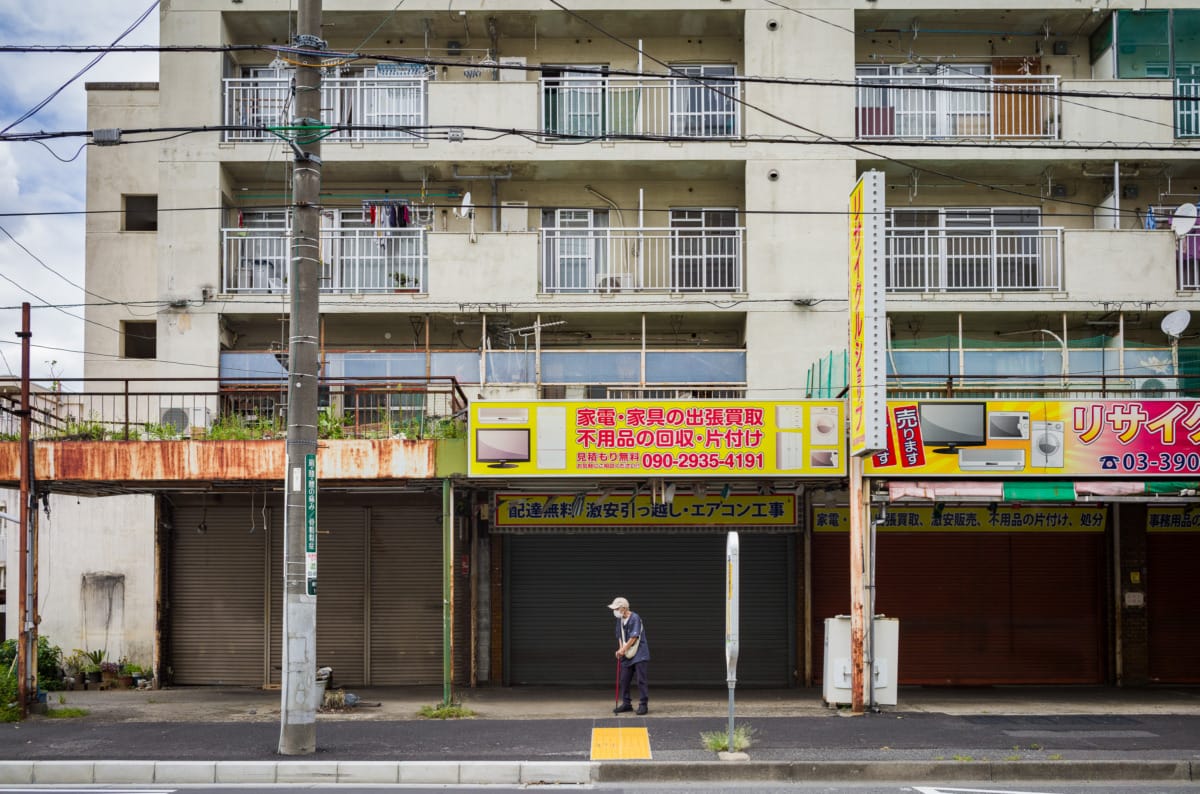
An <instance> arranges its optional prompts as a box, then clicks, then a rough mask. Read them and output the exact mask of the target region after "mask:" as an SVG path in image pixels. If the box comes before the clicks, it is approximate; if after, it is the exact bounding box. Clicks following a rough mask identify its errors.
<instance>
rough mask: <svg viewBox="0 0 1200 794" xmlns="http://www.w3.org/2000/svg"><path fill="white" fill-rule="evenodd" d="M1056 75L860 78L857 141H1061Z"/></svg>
mask: <svg viewBox="0 0 1200 794" xmlns="http://www.w3.org/2000/svg"><path fill="white" fill-rule="evenodd" d="M1058 83H1059V78H1058V76H1057V75H1045V76H1032V75H1012V76H1009V75H1005V76H1003V77H994V76H988V75H953V74H944V73H935V74H893V75H871V76H860V77H857V78H855V84H856V88H855V135H856V137H858V138H908V139H918V140H921V139H930V138H942V139H945V138H950V139H967V138H970V139H987V140H1006V139H1019V140H1058V139H1059V138H1060V137H1061V135H1060V131H1059V126H1058V119H1059V99H1058V96H1057V93H1058V91H1059V85H1058Z"/></svg>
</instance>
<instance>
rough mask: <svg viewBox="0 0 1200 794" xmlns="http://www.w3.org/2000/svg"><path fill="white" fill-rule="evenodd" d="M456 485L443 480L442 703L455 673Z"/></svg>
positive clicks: (446, 703) (446, 702)
mask: <svg viewBox="0 0 1200 794" xmlns="http://www.w3.org/2000/svg"><path fill="white" fill-rule="evenodd" d="M453 578H454V485H453V484H452V483H451V482H450V480H442V705H443V706H449V705H450V694H451V693H450V679H451V678H452V677H453V675H454V654H453V650H454V649H453V646H452V645H451V640H452V638H453V629H454V627H453V625H452V621H451V619H450V615H451V612H450V610H451V608H452V606H453V603H454V582H453Z"/></svg>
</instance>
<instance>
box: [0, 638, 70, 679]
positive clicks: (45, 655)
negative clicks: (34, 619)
mask: <svg viewBox="0 0 1200 794" xmlns="http://www.w3.org/2000/svg"><path fill="white" fill-rule="evenodd" d="M37 655H38V662H37V665H38V686H40V687H41V688H42V689H51V690H53V689H62V661H63V656H62V648H59V647H58V646H57V645H51V644H50V639H49V638H48V637H45V636H41V637H38V652H37ZM16 660H17V641H16V639H15V638H14V639H11V640H5V641H4V642H2V643H0V667H2V668H4V669H5V670H10V669H15V668H14V665H15V664H16Z"/></svg>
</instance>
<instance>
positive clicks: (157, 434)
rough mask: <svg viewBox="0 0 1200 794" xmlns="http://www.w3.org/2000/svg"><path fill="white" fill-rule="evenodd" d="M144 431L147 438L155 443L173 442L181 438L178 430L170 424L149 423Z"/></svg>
mask: <svg viewBox="0 0 1200 794" xmlns="http://www.w3.org/2000/svg"><path fill="white" fill-rule="evenodd" d="M143 429H144V430H145V431H146V437H147V438H150V439H152V440H154V441H171V440H174V439H177V438H179V430H178V428H176V427H175V425H173V424H171V423H169V422H167V423H165V424H159V423H158V422H147V423H146V424H145V425H144V426H143Z"/></svg>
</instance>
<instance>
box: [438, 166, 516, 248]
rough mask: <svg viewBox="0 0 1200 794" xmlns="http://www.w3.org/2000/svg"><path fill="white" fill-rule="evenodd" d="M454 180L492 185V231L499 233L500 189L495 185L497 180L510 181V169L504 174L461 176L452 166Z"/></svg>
mask: <svg viewBox="0 0 1200 794" xmlns="http://www.w3.org/2000/svg"><path fill="white" fill-rule="evenodd" d="M453 173H454V178H455V179H456V180H459V181H462V182H483V181H490V182H491V183H492V231H493V232H498V231H500V188H499V186H497V185H496V182H497V181H499V180H502V179H504V180H508V179H512V168H511V167H510V168H509V169H508V172H507V173H504V174H483V175H480V176H463V175H462V174H460V173H458V166H457V165H455V166H454V171H453Z"/></svg>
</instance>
